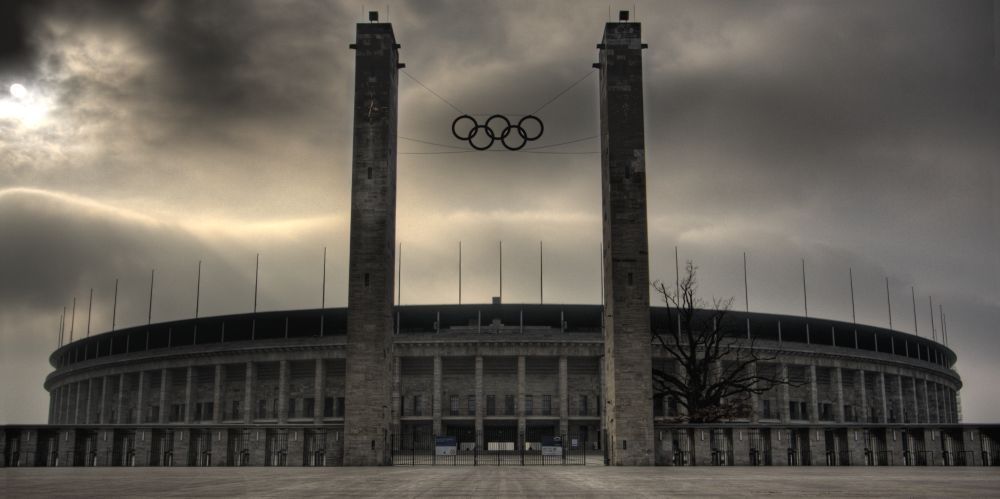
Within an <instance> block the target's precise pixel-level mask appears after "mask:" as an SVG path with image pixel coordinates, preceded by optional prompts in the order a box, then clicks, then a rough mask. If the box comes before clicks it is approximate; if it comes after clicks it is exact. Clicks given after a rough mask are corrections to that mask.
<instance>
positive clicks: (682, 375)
mask: <svg viewBox="0 0 1000 499" xmlns="http://www.w3.org/2000/svg"><path fill="white" fill-rule="evenodd" d="M674 365H675V366H677V379H680V380H684V379H687V372H686V371H685V370H684V366H683V365H681V363H680V362H676V363H674ZM687 413H688V410H687V407H685V406H684V405H682V404H681V403H679V402H678V404H677V416H678V417H681V416H687ZM602 414H603V413H602Z"/></svg>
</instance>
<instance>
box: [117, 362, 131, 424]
mask: <svg viewBox="0 0 1000 499" xmlns="http://www.w3.org/2000/svg"><path fill="white" fill-rule="evenodd" d="M126 379H128V374H127V373H121V374H119V375H118V396H117V397H116V398H115V421H114V422H115V424H124V423H126V422H127V419H126V417H125V414H124V411H125V403H124V400H125V387H126V386H127V385H126V384H125V381H126Z"/></svg>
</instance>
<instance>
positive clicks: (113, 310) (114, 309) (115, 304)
mask: <svg viewBox="0 0 1000 499" xmlns="http://www.w3.org/2000/svg"><path fill="white" fill-rule="evenodd" d="M117 314H118V278H117V277H115V299H114V301H113V302H112V304H111V332H112V333H113V332H115V319H116V318H117V317H115V316H116V315H117Z"/></svg>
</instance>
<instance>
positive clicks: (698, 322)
mask: <svg viewBox="0 0 1000 499" xmlns="http://www.w3.org/2000/svg"><path fill="white" fill-rule="evenodd" d="M697 272H698V268H697V267H695V265H694V264H693V263H692V262H691V261H688V262H687V264H686V265H685V272H684V274H683V275H682V276H680V279H679V281H678V284H677V287H676V288H674V287H670V288H668V287H667V286H666V285H665V284H664V283H662V282H660V281H656V282H654V283H653V288H654V289H655V290H656V291H657V293H659V294H660V296H661V297H662V298H663V301H664V302H665V303H666V305H667V317H668V319H669V320H668V321H667V327H666V330H656V329H655V328H654V330H653V342H654V345H659V346H660V347H662V348H663V349H664V350H666V351H667V352H668V353H669V354H670V356H671V357H673V359H674V361H675V362H676V363H677V367H678V368H677V369H676V370H673V372H669V371H666V370H663V369H659V368H657V367H656V366H654V369H653V393H654V394H655V395H656V396H657V397H664V396H666V397H670V398H672V399H673V400H675V401H676V402H677V404H678V406H680V407H683V409H684V411H683V412H684V413H685V414H681V415H677V416H676V417H675V419H676V420H677V421H687V422H692V423H710V422H716V421H721V420H728V419H737V418H745V417H749V416H750V414H751V413H752V411H753V410H755V408H754V407H752V406H751V404H750V401H751V396H752V395H753V394H761V393H764V392H766V391H768V390H770V389H772V388H774V387H775V386H778V385H782V384H792V383H790V382H789V381H788V380H787V379H781V378H779V377H777V376H769V375H765V374H761V373H760V372H759V371H758V369H757V367H758V362H761V361H770V360H774V358H775V357H774V356H767V355H764V354H762V353H761V352H760V351H759V350H758V349H756V348H755V341H756V340H755V339H747V338H746V337H745V336H744V335H740V334H738V333H737V332H736V331H735V330H732V329H731V328H730V324H729V321H727V320H726V319H727V316H728V314H729V311H730V307H731V306H732V304H733V298H731V297H730V298H728V299H720V298H713V299H712V303H711V306H709V307H706V303H705V302H704V301H703V300H702V299H700V298H699V297H698V294H697V292H698V284H697Z"/></svg>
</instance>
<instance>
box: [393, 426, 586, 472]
mask: <svg viewBox="0 0 1000 499" xmlns="http://www.w3.org/2000/svg"><path fill="white" fill-rule="evenodd" d="M451 433H455V434H457V435H441V436H437V437H435V436H430V435H422V434H421V433H419V432H407V433H404V434H403V435H398V434H393V435H392V436H391V440H390V445H391V449H392V452H391V453H390V462H391V464H393V465H396V466H417V465H438V466H553V465H584V464H587V462H588V457H589V458H590V462H591V464H594V463H599V462H600V458H599V457H597V456H595V455H593V453H590V454H592V455H590V456H588V448H587V447H588V446H587V443H586V442H585V441H584V442H580V440H579V439H577V442H576V445H575V446H574V445H573V444H572V441H570V442H567V440H566V438H563V437H561V436H541V435H532V439H537V440H538V441H536V442H532V441H529V440H526V438H525V434H524V433H520V432H518V431H517V428H516V427H509V428H507V427H504V428H487V429H485V430H484V431H483V432H482V433H480V434H478V435H477V434H476V433H475V432H472V433H468V432H466V431H465V429H461V430H459V431H453V432H451ZM477 437H478V438H477ZM477 440H478V442H477ZM593 452H594V453H596V452H599V451H596V450H595V451H593Z"/></svg>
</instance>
